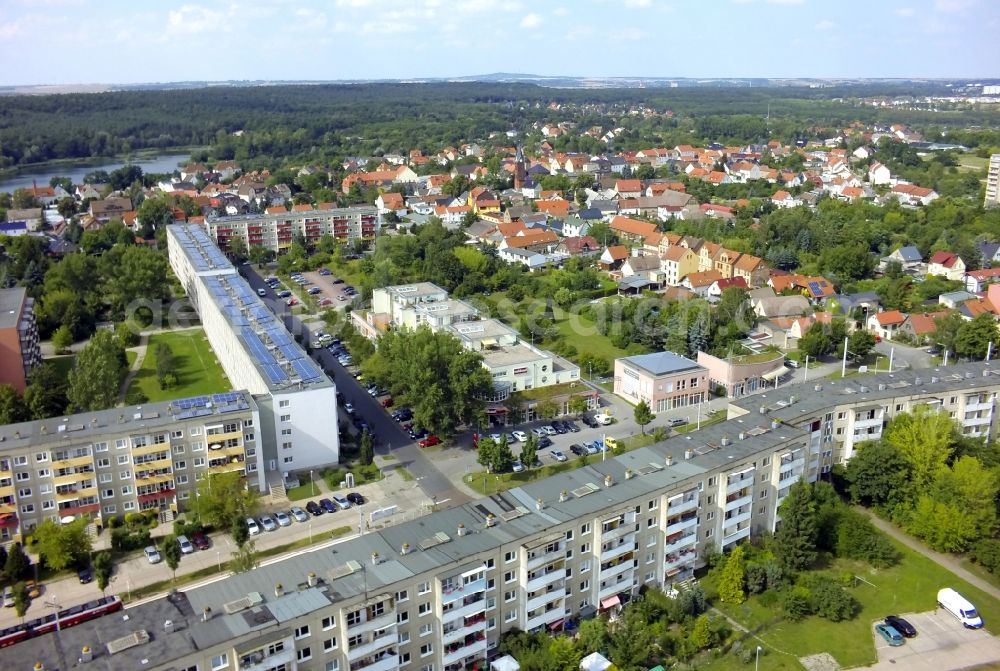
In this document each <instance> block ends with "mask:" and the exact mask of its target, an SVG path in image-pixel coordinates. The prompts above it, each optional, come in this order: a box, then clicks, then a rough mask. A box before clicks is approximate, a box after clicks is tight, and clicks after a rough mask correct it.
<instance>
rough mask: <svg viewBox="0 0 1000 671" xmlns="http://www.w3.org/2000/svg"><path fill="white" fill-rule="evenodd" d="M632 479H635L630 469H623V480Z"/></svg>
mask: <svg viewBox="0 0 1000 671" xmlns="http://www.w3.org/2000/svg"><path fill="white" fill-rule="evenodd" d="M633 477H635V474H634V473H633V472H632V469H631V468H626V469H625V479H626V480H631V479H632V478H633Z"/></svg>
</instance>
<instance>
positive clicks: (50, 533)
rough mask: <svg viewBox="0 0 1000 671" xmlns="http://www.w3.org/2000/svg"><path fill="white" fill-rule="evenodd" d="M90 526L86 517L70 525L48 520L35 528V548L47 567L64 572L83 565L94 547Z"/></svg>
mask: <svg viewBox="0 0 1000 671" xmlns="http://www.w3.org/2000/svg"><path fill="white" fill-rule="evenodd" d="M88 524H89V520H88V519H87V518H86V517H79V518H77V519H75V520H73V521H72V522H70V523H69V524H61V523H59V522H56V521H55V520H51V519H47V520H45V521H44V522H42V523H41V524H39V525H38V526H37V527H35V533H34V538H35V547H36V549H37V550H38V554H39V556H41V557H42V559H43V560H44V561H45V564H46V566H48V567H49V568H51V569H52V570H54V571H62V570H63V569H65V568H67V567H69V566H72V565H77V566H79V565H83V564H84V563H85V562H86V560H87V558H88V557H89V556H90V551H91V546H92V543H91V538H90V534H88V533H87V525H88Z"/></svg>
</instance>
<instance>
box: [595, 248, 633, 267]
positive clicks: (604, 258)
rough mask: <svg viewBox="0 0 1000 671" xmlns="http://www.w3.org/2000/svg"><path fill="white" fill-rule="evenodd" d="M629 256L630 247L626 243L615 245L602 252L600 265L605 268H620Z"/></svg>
mask: <svg viewBox="0 0 1000 671" xmlns="http://www.w3.org/2000/svg"><path fill="white" fill-rule="evenodd" d="M627 258H628V249H627V248H626V247H625V245H614V246H612V247H608V248H607V249H605V250H604V251H603V252H602V253H601V260H600V266H601V268H602V269H603V270H618V269H619V268H621V265H622V263H623V262H624V261H625V259H627Z"/></svg>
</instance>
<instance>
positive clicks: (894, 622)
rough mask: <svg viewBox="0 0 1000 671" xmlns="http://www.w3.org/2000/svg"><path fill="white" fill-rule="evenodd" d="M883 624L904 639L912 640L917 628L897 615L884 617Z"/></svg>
mask: <svg viewBox="0 0 1000 671" xmlns="http://www.w3.org/2000/svg"><path fill="white" fill-rule="evenodd" d="M885 623H886V624H887V625H889V626H890V627H892V628H893V629H895V630H896V631H898V632H899V633H900V634H902V635H903V636H905V637H906V638H913V637H914V636H916V635H917V628H916V627H914V626H913V625H912V624H910V623H909V622H907V621H906V620H904V619H903V618H901V617H899V616H898V615H886V616H885Z"/></svg>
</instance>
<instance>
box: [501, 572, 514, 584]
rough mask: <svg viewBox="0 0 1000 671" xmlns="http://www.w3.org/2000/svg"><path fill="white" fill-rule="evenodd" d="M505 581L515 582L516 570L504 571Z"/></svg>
mask: <svg viewBox="0 0 1000 671" xmlns="http://www.w3.org/2000/svg"><path fill="white" fill-rule="evenodd" d="M503 581H504V582H505V583H508V582H514V572H513V571H507V572H506V573H504V574H503Z"/></svg>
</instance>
